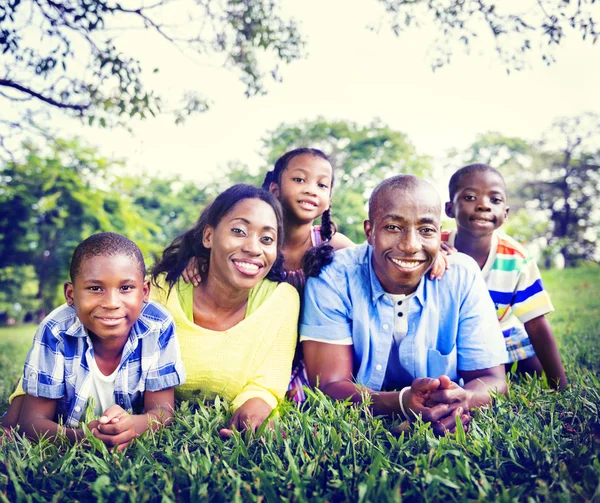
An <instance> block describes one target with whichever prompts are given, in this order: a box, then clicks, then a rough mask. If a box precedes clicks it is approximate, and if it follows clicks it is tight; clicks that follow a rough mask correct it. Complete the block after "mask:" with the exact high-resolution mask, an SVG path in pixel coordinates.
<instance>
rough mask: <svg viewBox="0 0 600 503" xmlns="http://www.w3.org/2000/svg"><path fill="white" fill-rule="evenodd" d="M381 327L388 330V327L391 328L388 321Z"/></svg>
mask: <svg viewBox="0 0 600 503" xmlns="http://www.w3.org/2000/svg"><path fill="white" fill-rule="evenodd" d="M381 328H383V329H384V330H387V329H388V328H390V326H389V325H388V324H387V323H384V324H383V327H381Z"/></svg>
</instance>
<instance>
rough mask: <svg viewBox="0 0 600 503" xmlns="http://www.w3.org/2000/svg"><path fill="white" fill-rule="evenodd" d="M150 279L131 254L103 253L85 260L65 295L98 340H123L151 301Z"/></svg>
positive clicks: (66, 285) (67, 284)
mask: <svg viewBox="0 0 600 503" xmlns="http://www.w3.org/2000/svg"><path fill="white" fill-rule="evenodd" d="M149 293H150V282H149V281H145V280H144V278H143V276H142V272H141V271H140V268H139V265H138V263H137V262H136V260H135V259H134V258H133V257H130V256H128V255H113V256H105V255H100V256H96V257H89V258H87V259H85V260H84V261H83V263H82V264H81V267H80V269H79V274H78V275H77V277H76V278H74V281H73V283H70V282H66V283H65V299H66V300H67V304H69V305H70V306H74V307H75V310H76V312H77V316H78V317H79V319H80V320H81V323H83V325H84V326H85V327H86V328H87V329H88V331H89V332H90V336H91V337H92V338H93V337H94V336H96V338H97V339H96V340H102V341H106V342H108V341H109V340H118V341H122V342H124V340H126V339H127V337H128V336H129V331H130V330H131V327H132V326H133V324H134V323H135V322H136V321H137V319H138V318H139V317H140V313H141V311H142V306H143V303H144V302H147V301H148V294H149Z"/></svg>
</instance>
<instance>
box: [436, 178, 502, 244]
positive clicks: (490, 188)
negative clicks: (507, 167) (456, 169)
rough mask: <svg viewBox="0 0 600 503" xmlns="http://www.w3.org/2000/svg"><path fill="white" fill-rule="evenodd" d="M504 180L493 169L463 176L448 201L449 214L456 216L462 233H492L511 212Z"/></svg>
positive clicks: (479, 235) (478, 234)
mask: <svg viewBox="0 0 600 503" xmlns="http://www.w3.org/2000/svg"><path fill="white" fill-rule="evenodd" d="M508 210H509V208H508V206H507V203H506V189H505V185H504V181H503V180H502V178H501V177H500V176H498V174H496V173H494V172H491V171H484V172H481V173H472V174H470V175H466V176H464V177H463V178H462V179H461V180H460V184H459V186H458V188H457V190H456V194H455V195H454V200H453V201H449V202H447V203H446V215H448V216H449V217H450V218H455V219H456V227H457V230H458V232H459V233H466V234H469V235H471V236H473V237H482V236H487V235H491V234H492V232H494V230H495V229H497V228H498V227H500V226H501V225H502V224H503V223H504V220H505V219H506V217H507V216H508Z"/></svg>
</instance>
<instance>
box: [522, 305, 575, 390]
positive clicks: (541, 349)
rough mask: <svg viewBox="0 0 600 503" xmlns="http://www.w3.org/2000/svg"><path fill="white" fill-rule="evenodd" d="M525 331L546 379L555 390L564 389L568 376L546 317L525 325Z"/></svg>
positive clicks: (534, 319)
mask: <svg viewBox="0 0 600 503" xmlns="http://www.w3.org/2000/svg"><path fill="white" fill-rule="evenodd" d="M525 330H526V332H527V335H528V336H529V340H530V341H531V345H532V346H533V349H534V351H535V354H536V356H537V357H538V359H539V360H540V363H541V364H542V368H543V369H544V372H546V377H547V378H548V381H549V382H550V385H551V386H552V387H553V388H557V389H564V388H565V387H566V386H567V376H566V374H565V369H564V367H563V364H562V361H561V359H560V354H559V352H558V348H557V346H556V340H555V338H554V333H553V332H552V327H551V326H550V323H549V322H548V320H547V319H546V317H545V316H544V315H542V316H538V317H537V318H533V319H532V320H529V321H527V322H526V323H525Z"/></svg>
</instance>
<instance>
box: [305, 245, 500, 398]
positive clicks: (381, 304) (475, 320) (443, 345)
mask: <svg viewBox="0 0 600 503" xmlns="http://www.w3.org/2000/svg"><path fill="white" fill-rule="evenodd" d="M371 255H372V248H371V247H370V246H369V245H367V244H366V243H365V244H363V245H361V246H357V247H356V248H346V249H344V250H339V251H337V252H335V257H334V259H333V262H332V263H331V264H330V265H328V266H326V267H324V268H323V270H322V271H321V274H320V275H319V276H318V277H317V278H309V279H308V280H307V282H306V287H305V289H304V302H303V304H302V316H301V319H300V329H299V332H300V340H301V341H303V340H314V341H318V342H324V343H329V344H343V345H352V346H354V363H355V368H354V376H355V378H356V381H357V382H358V383H360V384H362V385H365V386H368V387H369V388H372V389H374V390H381V389H382V386H383V383H384V380H385V377H386V371H387V367H388V362H390V364H392V365H398V364H400V365H401V366H402V368H403V369H404V370H405V371H406V372H407V373H408V374H410V376H411V377H412V378H413V379H415V378H417V377H434V378H436V377H439V376H440V375H442V374H445V375H447V376H449V377H450V379H452V380H453V381H458V380H459V378H460V376H459V371H461V370H480V369H486V368H491V367H495V366H497V365H500V364H502V363H505V362H506V361H507V354H506V347H505V344H504V338H503V336H502V332H501V331H500V325H499V324H498V319H497V318H496V311H495V310H494V304H493V303H492V300H491V298H490V295H489V293H488V290H487V287H486V285H485V281H484V280H483V276H482V275H481V272H480V271H479V267H478V266H477V264H476V263H475V261H474V260H473V259H472V258H471V257H468V256H467V255H464V254H462V253H453V254H452V255H448V259H449V260H450V262H451V264H452V265H451V266H450V269H448V270H447V271H446V272H445V273H444V277H443V278H442V279H440V280H431V279H429V274H426V275H425V276H424V277H423V278H422V279H421V282H420V283H419V286H418V287H417V290H416V291H415V294H414V295H413V296H412V297H411V298H410V299H409V300H408V303H409V304H408V333H407V334H406V337H405V338H404V339H403V340H402V342H401V343H400V346H399V348H398V354H396V355H394V358H393V359H390V351H391V348H392V340H393V331H394V318H395V314H394V305H393V301H392V299H391V298H390V296H389V295H388V294H386V292H385V291H384V290H383V287H382V286H381V283H380V282H379V279H378V278H377V275H376V274H375V271H374V270H373V266H372V264H371ZM409 384H410V382H408V383H406V384H405V385H409Z"/></svg>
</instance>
